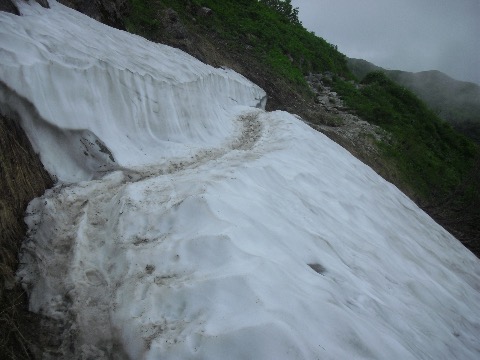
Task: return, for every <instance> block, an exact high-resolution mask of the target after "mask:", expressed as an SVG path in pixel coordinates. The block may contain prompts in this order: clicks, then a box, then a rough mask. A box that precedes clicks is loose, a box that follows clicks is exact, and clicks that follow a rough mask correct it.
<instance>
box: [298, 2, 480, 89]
mask: <svg viewBox="0 0 480 360" xmlns="http://www.w3.org/2000/svg"><path fill="white" fill-rule="evenodd" d="M292 4H293V6H294V7H298V8H299V18H300V20H301V21H302V23H303V25H304V26H305V27H306V28H307V29H308V30H310V31H313V32H315V34H317V35H318V36H321V37H323V38H324V39H325V40H327V41H328V42H330V43H332V44H335V45H337V46H338V49H339V50H340V51H341V52H342V53H344V54H345V55H347V56H348V57H352V58H360V59H365V60H367V61H370V62H372V63H374V64H375V65H378V66H381V67H384V68H387V69H396V70H404V71H412V72H418V71H424V70H440V71H442V72H444V73H446V74H447V75H449V76H451V77H453V78H455V79H458V80H463V81H470V82H475V83H477V84H480V0H404V1H401V2H400V1H394V0H362V1H353V0H292Z"/></svg>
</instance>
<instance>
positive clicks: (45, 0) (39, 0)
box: [36, 0, 50, 9]
mask: <svg viewBox="0 0 480 360" xmlns="http://www.w3.org/2000/svg"><path fill="white" fill-rule="evenodd" d="M36 1H37V3H39V4H40V5H41V6H42V7H44V8H46V9H50V5H49V3H48V0H36Z"/></svg>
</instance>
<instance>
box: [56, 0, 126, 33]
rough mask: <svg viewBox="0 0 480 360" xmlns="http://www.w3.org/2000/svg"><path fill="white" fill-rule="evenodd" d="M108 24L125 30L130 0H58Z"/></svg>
mask: <svg viewBox="0 0 480 360" xmlns="http://www.w3.org/2000/svg"><path fill="white" fill-rule="evenodd" d="M58 2H59V3H62V4H63V5H65V6H68V7H69V8H72V9H74V10H77V11H79V12H81V13H83V14H85V15H87V16H90V17H91V18H93V19H95V20H97V21H100V22H102V23H104V24H106V25H108V26H112V27H114V28H117V29H121V30H125V21H124V19H125V16H126V14H127V13H128V11H129V2H128V0H58Z"/></svg>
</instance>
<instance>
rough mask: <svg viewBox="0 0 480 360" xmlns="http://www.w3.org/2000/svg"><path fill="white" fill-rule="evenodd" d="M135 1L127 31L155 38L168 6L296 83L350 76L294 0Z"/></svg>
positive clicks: (231, 48)
mask: <svg viewBox="0 0 480 360" xmlns="http://www.w3.org/2000/svg"><path fill="white" fill-rule="evenodd" d="M131 4H132V8H133V11H132V13H131V15H130V17H129V19H128V20H127V29H128V30H129V31H131V32H134V33H137V34H140V35H145V33H148V32H150V33H149V34H148V35H147V36H146V37H148V38H152V33H151V32H152V31H153V32H161V29H160V26H159V25H160V24H159V21H158V20H155V13H156V11H155V9H158V8H160V9H161V8H166V7H169V8H172V9H174V10H175V11H176V12H177V13H178V14H179V15H180V17H182V18H183V19H184V21H185V23H190V24H191V22H192V17H194V18H195V23H194V24H192V25H194V26H195V27H196V28H197V29H196V32H198V30H200V31H201V32H203V33H208V34H211V35H212V36H215V37H218V38H219V39H221V40H222V41H223V44H224V45H225V48H224V49H222V51H241V52H246V51H251V52H252V53H253V56H254V57H255V58H256V60H257V61H258V62H260V63H262V65H264V66H268V67H269V68H270V69H271V70H273V72H274V74H275V75H276V76H280V77H284V78H285V79H287V80H288V81H291V82H292V83H294V84H301V85H302V86H304V87H305V88H306V87H307V85H306V83H305V79H304V75H306V74H308V73H309V72H315V73H318V72H324V71H332V72H334V73H337V74H342V75H343V76H350V72H349V71H348V68H347V62H346V57H345V55H343V54H341V53H340V52H338V51H337V49H336V47H335V46H333V45H331V44H329V43H327V42H326V41H325V40H323V39H322V38H319V37H317V36H315V34H313V33H311V32H309V31H307V30H306V29H305V28H303V27H302V26H301V23H300V22H299V21H298V17H297V14H298V11H297V9H293V8H292V6H291V4H290V1H278V0H276V1H271V0H270V1H260V2H259V1H258V0H238V1H223V0H165V1H154V0H131ZM202 7H207V8H209V9H211V10H212V12H213V15H212V16H197V14H198V12H199V10H200V9H201V8H202ZM276 9H279V10H278V11H277V10H276ZM198 27H199V28H200V29H198Z"/></svg>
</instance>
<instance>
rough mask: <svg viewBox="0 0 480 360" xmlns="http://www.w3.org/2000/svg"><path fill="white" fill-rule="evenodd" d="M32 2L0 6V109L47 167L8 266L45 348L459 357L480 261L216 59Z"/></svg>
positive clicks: (478, 291)
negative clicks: (37, 319) (2, 9)
mask: <svg viewBox="0 0 480 360" xmlns="http://www.w3.org/2000/svg"><path fill="white" fill-rule="evenodd" d="M50 4H51V9H49V10H47V9H43V8H41V7H40V6H39V5H36V4H35V3H33V2H32V3H31V4H29V3H25V2H19V3H18V5H19V8H20V11H21V12H22V14H23V16H21V17H16V16H14V15H11V14H4V13H0V24H1V26H0V49H1V51H2V56H1V57H0V81H1V84H0V85H1V86H0V104H1V105H2V111H6V112H8V113H9V114H10V115H11V116H16V118H17V119H18V120H19V121H20V122H21V123H22V126H23V127H24V128H25V129H26V132H27V134H28V135H29V137H30V139H31V141H32V143H33V145H34V147H35V148H36V149H37V151H39V152H40V156H41V158H42V161H44V163H45V164H46V166H47V168H48V169H49V170H50V171H51V172H52V173H54V174H55V175H57V176H58V179H59V182H58V184H57V186H56V187H54V188H53V189H51V190H49V191H47V192H46V193H45V195H44V196H42V197H40V198H37V199H34V200H33V201H32V202H31V203H30V205H29V207H28V212H27V214H26V218H25V220H26V222H27V225H28V228H29V232H28V238H27V239H26V240H25V243H24V246H23V252H22V257H21V263H22V265H21V268H20V270H19V272H18V278H19V281H21V282H22V283H23V285H24V286H25V288H26V289H27V291H28V293H29V296H30V309H31V310H32V311H34V312H37V313H39V314H42V315H44V317H45V319H46V321H45V329H44V331H46V332H48V333H50V334H54V336H55V337H56V338H58V339H59V345H58V347H56V348H54V349H52V348H48V349H45V353H44V354H43V356H44V357H45V358H68V359H128V358H129V359H222V360H223V359H332V360H334V359H335V360H338V359H402V360H404V359H445V360H447V359H448V360H450V359H472V360H474V359H475V360H476V359H478V358H479V356H480V341H479V339H480V262H479V260H478V259H477V258H476V257H475V256H474V255H473V254H472V253H470V252H469V251H468V250H466V249H465V248H464V247H463V246H462V245H461V244H460V243H459V242H458V241H457V240H456V239H455V238H453V237H452V236H451V235H450V234H448V233H447V232H446V231H445V230H444V229H442V228H441V227H440V226H439V225H437V224H436V223H435V222H434V221H433V220H432V219H431V218H429V217H428V216H427V215H426V214H425V213H424V212H422V211H421V210H420V209H419V208H418V207H417V206H416V205H415V204H414V203H413V202H412V201H410V200H409V199H408V198H407V197H406V196H405V195H404V194H402V193H401V192H400V191H399V190H398V189H397V188H395V187H394V186H393V185H391V184H389V183H387V182H386V181H384V180H383V179H382V178H380V177H379V176H378V175H377V174H376V173H375V172H373V171H372V170H371V169H370V168H369V167H367V166H365V165H364V164H363V163H361V162H360V161H358V160H357V159H355V158H354V157H352V156H351V155H350V154H349V153H348V152H347V151H345V150H344V149H343V148H341V147H340V146H338V145H336V144H335V143H333V142H332V141H330V140H329V139H328V138H326V137H325V136H323V135H322V134H320V133H318V132H316V131H314V130H313V129H311V128H310V127H308V126H307V125H305V124H304V123H303V122H302V121H300V119H299V118H297V117H296V116H294V115H291V114H288V113H285V112H280V111H279V112H271V113H267V112H265V111H263V110H262V109H261V108H262V106H263V105H264V104H265V93H264V92H263V90H261V89H260V88H259V87H258V86H256V85H254V84H252V83H250V82H249V81H248V80H247V79H245V78H243V77H242V76H240V75H238V74H235V73H234V72H233V71H230V70H225V69H214V68H212V67H209V66H207V65H204V64H202V63H200V62H198V61H197V60H195V59H194V58H192V57H190V56H188V55H186V54H184V53H182V52H181V51H178V50H174V49H171V48H168V47H166V46H160V45H156V44H151V43H149V42H147V41H145V40H143V39H141V38H139V37H135V36H132V35H130V34H127V33H124V32H121V31H118V30H114V29H111V28H108V27H106V26H103V25H101V24H98V23H96V22H95V21H93V20H92V19H89V18H86V17H84V16H83V15H81V14H78V13H76V12H74V11H73V10H70V9H67V8H65V7H63V6H62V5H60V4H57V3H56V2H55V1H50ZM72 84H73V85H72ZM255 107H259V108H260V109H258V108H255ZM59 149H60V150H61V152H59ZM112 159H113V160H112ZM86 160H88V161H86ZM87 163H88V164H87ZM107 165H108V166H107Z"/></svg>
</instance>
